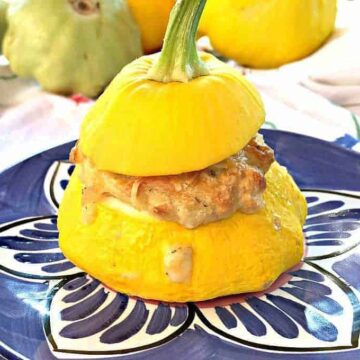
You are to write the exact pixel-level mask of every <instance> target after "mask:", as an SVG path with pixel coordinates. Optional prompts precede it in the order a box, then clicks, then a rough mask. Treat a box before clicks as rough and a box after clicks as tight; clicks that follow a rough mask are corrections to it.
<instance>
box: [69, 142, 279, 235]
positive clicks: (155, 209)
mask: <svg viewBox="0 0 360 360" xmlns="http://www.w3.org/2000/svg"><path fill="white" fill-rule="evenodd" d="M70 160H71V161H73V162H76V163H78V164H79V167H80V178H81V181H82V183H83V185H84V190H83V206H86V205H89V203H90V204H91V203H96V202H97V201H100V200H101V199H102V198H104V197H108V196H110V197H115V198H117V199H118V200H120V201H122V202H123V203H126V204H128V205H130V206H132V207H134V208H135V209H138V210H142V211H146V212H148V213H150V214H152V215H153V216H155V217H157V218H160V219H162V220H167V221H173V222H176V223H178V224H181V225H182V226H184V227H186V228H188V229H193V228H196V227H198V226H200V225H203V224H207V223H210V222H213V221H217V220H221V219H225V218H228V217H230V216H231V215H232V214H233V213H235V212H236V211H240V212H243V213H246V214H252V213H255V212H257V211H259V210H260V209H261V208H262V207H263V193H264V191H265V188H266V180H265V174H266V172H267V171H268V169H269V167H270V166H271V164H272V162H273V161H274V153H273V151H272V149H270V148H269V147H268V146H267V145H266V144H265V143H264V141H263V139H262V136H261V135H257V136H256V137H255V138H253V139H252V140H251V141H250V142H249V144H248V145H247V146H246V147H245V148H244V149H243V150H241V151H240V152H239V153H237V154H235V155H233V156H231V157H230V158H228V159H226V160H224V161H222V162H220V163H218V164H215V165H212V166H210V167H208V168H206V169H203V170H200V171H193V172H189V173H183V174H179V175H166V176H149V177H137V176H126V175H121V174H115V173H111V172H107V171H101V170H97V169H96V168H95V167H94V166H93V164H92V163H91V161H90V160H89V159H88V158H86V157H85V156H83V154H81V152H80V150H79V149H78V148H76V147H75V148H74V149H73V150H72V153H71V155H70Z"/></svg>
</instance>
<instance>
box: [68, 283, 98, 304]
mask: <svg viewBox="0 0 360 360" xmlns="http://www.w3.org/2000/svg"><path fill="white" fill-rule="evenodd" d="M99 284H100V283H99V281H97V280H92V281H91V282H90V283H88V284H86V285H84V286H82V287H81V288H80V289H79V290H76V291H74V292H73V293H71V294H68V295H66V296H65V297H64V298H63V301H64V302H65V303H73V302H77V301H79V300H82V299H84V298H85V297H86V296H88V295H89V294H91V293H92V292H93V291H94V290H95V289H96V288H97V287H98V286H99Z"/></svg>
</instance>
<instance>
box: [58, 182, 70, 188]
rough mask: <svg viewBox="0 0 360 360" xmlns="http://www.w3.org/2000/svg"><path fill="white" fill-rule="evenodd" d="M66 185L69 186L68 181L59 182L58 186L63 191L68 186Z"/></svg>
mask: <svg viewBox="0 0 360 360" xmlns="http://www.w3.org/2000/svg"><path fill="white" fill-rule="evenodd" d="M68 184H69V180H61V181H60V186H61V188H62V189H63V190H65V189H66V187H67V186H68Z"/></svg>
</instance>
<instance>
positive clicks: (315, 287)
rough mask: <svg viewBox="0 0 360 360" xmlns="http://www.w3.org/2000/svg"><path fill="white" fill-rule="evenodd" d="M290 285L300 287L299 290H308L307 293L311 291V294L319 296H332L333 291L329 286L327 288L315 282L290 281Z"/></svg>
mask: <svg viewBox="0 0 360 360" xmlns="http://www.w3.org/2000/svg"><path fill="white" fill-rule="evenodd" d="M288 284H289V285H293V286H296V287H299V288H301V289H304V290H307V291H311V292H313V293H316V294H319V295H330V294H331V289H330V288H329V287H328V286H326V285H324V284H319V283H317V282H314V281H308V280H290V281H289V282H288Z"/></svg>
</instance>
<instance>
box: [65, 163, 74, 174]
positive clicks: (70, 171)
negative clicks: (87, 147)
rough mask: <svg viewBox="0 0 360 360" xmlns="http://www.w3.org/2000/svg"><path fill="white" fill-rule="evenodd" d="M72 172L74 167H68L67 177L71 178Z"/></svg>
mask: <svg viewBox="0 0 360 360" xmlns="http://www.w3.org/2000/svg"><path fill="white" fill-rule="evenodd" d="M74 170H75V165H71V166H69V168H68V171H67V172H68V174H69V176H71V175H72V173H73V172H74Z"/></svg>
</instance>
